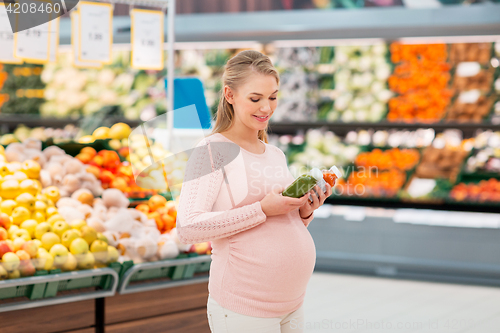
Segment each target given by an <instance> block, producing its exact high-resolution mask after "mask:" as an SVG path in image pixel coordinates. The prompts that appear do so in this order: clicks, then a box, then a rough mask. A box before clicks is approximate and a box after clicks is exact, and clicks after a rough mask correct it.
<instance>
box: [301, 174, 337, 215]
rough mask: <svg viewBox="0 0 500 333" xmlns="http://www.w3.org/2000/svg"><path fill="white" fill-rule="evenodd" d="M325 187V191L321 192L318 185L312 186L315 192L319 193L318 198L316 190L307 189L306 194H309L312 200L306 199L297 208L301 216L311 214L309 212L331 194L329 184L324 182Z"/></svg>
mask: <svg viewBox="0 0 500 333" xmlns="http://www.w3.org/2000/svg"><path fill="white" fill-rule="evenodd" d="M325 187H326V192H323V191H322V190H321V188H320V187H319V186H318V185H316V186H314V189H315V190H316V192H318V193H319V198H318V195H317V194H316V192H314V190H311V191H309V193H308V194H306V195H309V194H310V195H311V197H312V198H313V202H310V201H309V200H307V201H306V203H305V204H303V205H302V206H301V207H300V208H299V214H300V217H301V218H303V219H305V218H307V217H309V216H311V214H312V213H313V212H314V211H315V210H316V209H318V207H319V206H321V205H322V204H323V203H324V202H325V200H326V198H328V197H329V196H330V195H332V187H331V186H330V184H328V183H326V184H325Z"/></svg>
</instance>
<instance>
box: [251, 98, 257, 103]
mask: <svg viewBox="0 0 500 333" xmlns="http://www.w3.org/2000/svg"><path fill="white" fill-rule="evenodd" d="M250 100H251V101H252V102H254V103H257V102H258V101H259V100H258V99H257V100H256V99H253V98H250Z"/></svg>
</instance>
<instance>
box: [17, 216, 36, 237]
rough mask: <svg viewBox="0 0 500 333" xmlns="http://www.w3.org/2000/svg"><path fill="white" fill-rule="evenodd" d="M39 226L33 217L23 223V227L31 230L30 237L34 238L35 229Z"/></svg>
mask: <svg viewBox="0 0 500 333" xmlns="http://www.w3.org/2000/svg"><path fill="white" fill-rule="evenodd" d="M37 226H38V222H37V221H36V220H33V219H29V220H26V221H24V222H23V223H21V229H25V230H27V231H28V232H29V234H30V237H31V238H34V237H35V230H36V227H37Z"/></svg>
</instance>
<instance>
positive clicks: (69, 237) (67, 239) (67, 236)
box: [61, 229, 80, 249]
mask: <svg viewBox="0 0 500 333" xmlns="http://www.w3.org/2000/svg"><path fill="white" fill-rule="evenodd" d="M79 237H80V233H79V232H78V231H77V230H75V229H70V230H66V231H65V232H64V233H63V235H62V237H61V242H62V245H64V246H66V247H67V248H68V249H69V248H70V246H71V242H72V241H73V240H75V239H77V238H79Z"/></svg>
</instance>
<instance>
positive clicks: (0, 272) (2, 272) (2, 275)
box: [0, 264, 9, 280]
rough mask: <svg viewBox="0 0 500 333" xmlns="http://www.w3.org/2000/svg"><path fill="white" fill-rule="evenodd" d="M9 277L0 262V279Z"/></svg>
mask: <svg viewBox="0 0 500 333" xmlns="http://www.w3.org/2000/svg"><path fill="white" fill-rule="evenodd" d="M8 277H9V273H7V271H6V270H5V268H4V267H3V265H2V264H0V280H5V279H6V278H8Z"/></svg>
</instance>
